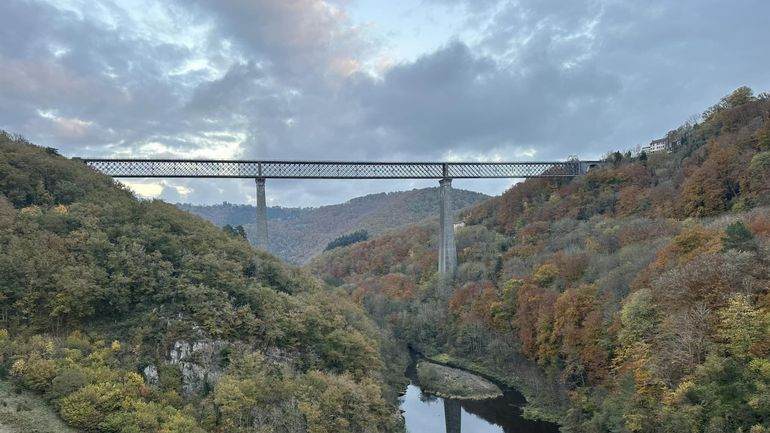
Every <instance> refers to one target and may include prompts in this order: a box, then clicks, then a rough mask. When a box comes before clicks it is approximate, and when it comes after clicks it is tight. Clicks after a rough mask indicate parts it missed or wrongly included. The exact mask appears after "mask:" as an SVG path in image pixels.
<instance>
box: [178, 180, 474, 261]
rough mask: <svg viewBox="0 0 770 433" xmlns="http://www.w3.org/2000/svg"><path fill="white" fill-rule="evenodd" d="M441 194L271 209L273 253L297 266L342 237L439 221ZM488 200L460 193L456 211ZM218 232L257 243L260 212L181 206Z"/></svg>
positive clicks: (423, 191)
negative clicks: (241, 234)
mask: <svg viewBox="0 0 770 433" xmlns="http://www.w3.org/2000/svg"><path fill="white" fill-rule="evenodd" d="M438 198H439V197H438V188H423V189H413V190H411V191H399V192H390V193H380V194H370V195H366V196H363V197H358V198H354V199H352V200H350V201H348V202H345V203H342V204H337V205H332V206H321V207H318V208H281V207H277V206H276V207H270V208H268V209H267V218H268V225H269V233H270V236H269V243H270V252H271V253H273V254H275V255H276V256H278V257H280V258H282V259H284V260H288V261H290V262H294V263H305V262H307V261H308V260H310V259H311V258H312V257H314V256H316V255H318V254H320V253H321V252H322V251H323V250H324V248H325V247H326V245H327V244H328V243H329V242H331V241H332V240H334V239H335V238H337V237H339V236H344V235H347V234H350V233H353V232H356V231H359V230H366V231H367V232H368V234H369V236H370V237H376V236H379V235H381V234H383V233H385V232H386V231H388V230H391V229H394V228H397V227H401V226H404V225H407V224H412V223H416V222H418V221H422V220H424V219H426V218H436V217H437V216H438V209H439V202H438ZM486 198H488V196H486V195H484V194H481V193H478V192H473V191H465V190H455V191H454V196H453V199H454V206H455V209H458V210H459V209H462V208H465V207H467V206H470V205H473V204H477V203H479V202H481V201H482V200H484V199H486ZM179 207H180V208H181V209H184V210H186V211H188V212H192V213H194V214H196V215H199V216H201V217H203V218H205V219H207V220H209V221H211V222H213V223H214V224H216V225H218V226H225V225H227V224H229V225H231V226H238V225H242V226H244V228H245V229H246V232H247V234H248V236H249V238H250V239H254V238H256V228H255V225H254V220H255V218H256V208H255V207H254V206H250V205H233V204H229V203H224V204H222V205H216V206H194V205H189V204H180V205H179Z"/></svg>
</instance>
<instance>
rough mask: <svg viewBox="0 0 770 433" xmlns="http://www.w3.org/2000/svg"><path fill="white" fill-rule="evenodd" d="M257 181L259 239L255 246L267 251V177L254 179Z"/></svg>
mask: <svg viewBox="0 0 770 433" xmlns="http://www.w3.org/2000/svg"><path fill="white" fill-rule="evenodd" d="M254 180H255V181H256V182H257V239H256V244H255V246H256V247H257V248H258V249H260V250H262V251H265V252H267V251H268V246H267V201H266V200H265V178H264V177H258V178H256V179H254Z"/></svg>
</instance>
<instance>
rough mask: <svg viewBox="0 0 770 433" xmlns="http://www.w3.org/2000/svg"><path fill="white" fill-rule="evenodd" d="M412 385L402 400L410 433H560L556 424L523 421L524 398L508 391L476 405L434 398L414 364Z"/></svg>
mask: <svg viewBox="0 0 770 433" xmlns="http://www.w3.org/2000/svg"><path fill="white" fill-rule="evenodd" d="M406 375H407V377H409V380H410V384H409V386H408V387H407V389H406V393H405V394H404V395H403V396H402V397H401V410H402V411H404V419H405V420H406V429H407V432H409V433H502V432H504V433H514V432H516V433H558V431H559V428H558V426H557V425H556V424H551V423H547V422H539V421H531V420H527V419H524V418H522V417H521V409H520V408H521V407H522V406H523V405H524V403H525V400H524V397H523V396H522V395H521V394H520V393H519V392H517V391H516V390H513V389H504V390H503V391H504V395H503V396H502V397H498V398H493V399H488V400H480V401H472V400H453V399H443V398H440V397H434V396H431V395H428V394H425V393H423V392H422V390H421V389H420V387H419V384H418V383H417V381H416V377H415V372H414V363H413V364H412V365H410V366H409V369H407V372H406Z"/></svg>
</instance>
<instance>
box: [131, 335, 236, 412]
mask: <svg viewBox="0 0 770 433" xmlns="http://www.w3.org/2000/svg"><path fill="white" fill-rule="evenodd" d="M232 345H233V343H230V342H226V341H222V340H200V341H186V340H177V341H175V342H174V345H173V347H172V348H171V350H169V351H168V353H167V357H166V359H164V360H161V362H162V363H163V364H171V365H175V366H177V367H178V368H179V371H180V372H181V374H182V395H183V396H184V397H185V398H187V397H190V396H191V395H193V394H195V393H198V392H200V391H201V390H202V389H203V388H204V387H205V386H206V385H208V386H210V387H213V386H214V384H216V383H217V382H218V381H219V378H220V377H221V376H222V373H223V372H224V364H225V361H226V360H225V359H224V355H223V354H224V353H225V349H226V348H228V347H231V346H232ZM143 373H144V377H145V379H146V380H147V382H148V383H157V382H158V379H159V375H158V367H157V366H156V365H154V364H150V365H148V366H147V367H145V368H144V370H143Z"/></svg>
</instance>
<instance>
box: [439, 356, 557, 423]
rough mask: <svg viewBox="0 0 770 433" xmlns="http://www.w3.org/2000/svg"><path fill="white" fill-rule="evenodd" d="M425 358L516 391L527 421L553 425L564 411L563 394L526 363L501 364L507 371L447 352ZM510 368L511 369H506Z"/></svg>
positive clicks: (552, 382) (532, 366)
mask: <svg viewBox="0 0 770 433" xmlns="http://www.w3.org/2000/svg"><path fill="white" fill-rule="evenodd" d="M425 359H427V360H429V361H431V362H433V363H435V364H439V365H444V366H447V367H452V368H456V369H460V370H464V371H467V372H469V373H473V374H475V375H477V376H480V377H482V378H484V379H487V380H489V381H491V382H493V383H497V384H500V385H503V386H505V387H510V388H513V389H516V390H518V391H519V392H520V393H521V394H522V395H523V396H524V398H525V399H526V401H527V403H526V405H525V406H524V407H523V408H522V415H523V416H524V417H525V418H527V419H532V420H541V421H548V422H552V423H556V424H561V423H562V422H563V417H564V415H565V412H566V409H567V408H568V401H567V397H566V395H564V392H563V390H561V389H560V388H559V387H558V385H557V384H556V383H555V381H549V380H548V379H547V378H546V377H545V376H544V375H543V374H542V372H540V371H539V369H538V368H537V367H536V366H535V365H531V364H532V363H531V362H530V361H528V360H511V361H510V362H507V363H505V365H507V366H508V368H506V369H504V370H503V369H502V368H501V367H500V366H499V365H487V364H485V363H483V362H480V361H474V360H470V359H465V358H461V357H457V356H452V355H449V354H447V353H439V354H436V355H432V356H425ZM511 366H513V367H514V368H510V367H511ZM514 369H515V370H516V371H514Z"/></svg>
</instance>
